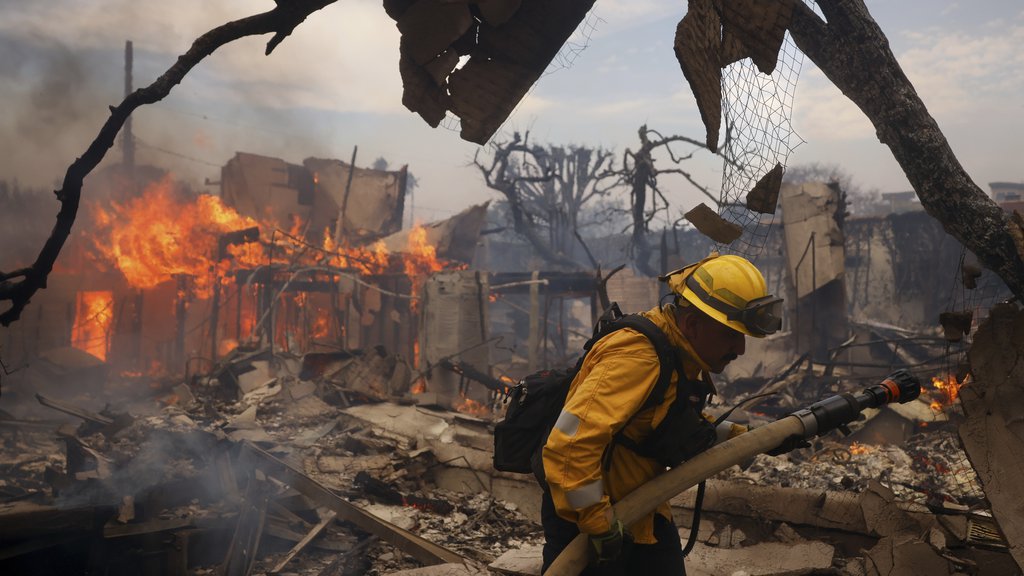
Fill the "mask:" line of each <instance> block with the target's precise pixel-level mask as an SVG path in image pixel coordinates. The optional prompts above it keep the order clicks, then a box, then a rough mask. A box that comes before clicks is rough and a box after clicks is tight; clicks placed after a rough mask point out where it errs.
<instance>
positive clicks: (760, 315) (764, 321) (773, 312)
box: [686, 275, 782, 336]
mask: <svg viewBox="0 0 1024 576" xmlns="http://www.w3.org/2000/svg"><path fill="white" fill-rule="evenodd" d="M686 287H687V288H689V289H690V291H691V292H693V294H694V295H696V296H697V298H699V299H700V301H701V302H703V303H704V304H707V305H708V306H710V307H711V308H714V309H715V310H717V311H719V312H721V313H722V314H725V317H726V319H727V320H730V321H732V322H739V323H740V324H742V325H743V326H744V327H745V328H746V329H747V330H749V331H750V334H751V335H753V336H767V335H768V334H774V333H775V332H777V331H778V330H779V328H781V327H782V298H777V297H775V296H772V295H768V296H762V297H761V298H755V299H754V300H751V301H750V302H747V305H746V306H744V307H743V308H742V309H737V308H733V307H732V306H730V305H728V304H726V303H725V302H723V301H721V300H719V299H718V298H715V297H714V296H712V295H711V294H709V293H708V291H707V290H705V289H704V287H703V286H701V284H700V282H698V281H697V279H696V278H694V277H693V276H692V275H691V276H689V277H688V278H687V279H686Z"/></svg>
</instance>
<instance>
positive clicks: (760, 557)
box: [680, 533, 835, 576]
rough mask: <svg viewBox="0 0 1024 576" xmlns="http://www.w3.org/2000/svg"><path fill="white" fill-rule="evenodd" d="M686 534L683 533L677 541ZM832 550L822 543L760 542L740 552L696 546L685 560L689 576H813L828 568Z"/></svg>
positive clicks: (833, 550) (730, 549)
mask: <svg viewBox="0 0 1024 576" xmlns="http://www.w3.org/2000/svg"><path fill="white" fill-rule="evenodd" d="M688 535H689V534H688V533H683V534H681V535H680V537H681V538H684V539H685V538H686V537H687V536H688ZM834 556H835V549H834V548H833V547H832V546H830V545H828V544H826V543H824V542H799V543H796V544H783V543H781V542H762V543H760V544H754V545H752V546H743V547H740V548H715V547H711V546H705V545H703V544H700V543H698V544H697V545H696V546H694V547H693V550H692V551H691V552H690V555H689V556H687V558H686V573H687V574H689V575H690V576H713V575H717V574H738V573H741V574H747V575H749V576H780V575H783V574H785V575H787V576H789V575H796V574H813V573H816V571H820V570H829V569H830V568H831V567H832V558H833V557H834Z"/></svg>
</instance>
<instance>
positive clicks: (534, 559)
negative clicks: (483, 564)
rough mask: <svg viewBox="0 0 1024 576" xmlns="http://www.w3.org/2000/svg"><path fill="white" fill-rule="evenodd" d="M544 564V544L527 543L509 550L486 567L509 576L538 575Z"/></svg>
mask: <svg viewBox="0 0 1024 576" xmlns="http://www.w3.org/2000/svg"><path fill="white" fill-rule="evenodd" d="M543 565H544V545H543V544H529V545H526V546H523V547H522V548H519V549H517V550H509V551H508V552H505V553H504V554H502V555H501V556H498V558H497V559H496V560H495V561H494V562H491V563H490V564H489V565H488V566H487V567H488V568H490V569H491V570H493V571H495V572H497V573H499V574H509V575H510V576H540V569H541V567H542V566H543Z"/></svg>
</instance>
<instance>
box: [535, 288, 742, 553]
mask: <svg viewBox="0 0 1024 576" xmlns="http://www.w3.org/2000/svg"><path fill="white" fill-rule="evenodd" d="M643 315H644V316H646V317H647V318H648V319H650V320H651V321H652V322H654V323H655V324H656V325H657V326H658V328H660V329H661V330H662V331H663V332H665V335H666V336H668V339H669V342H671V343H672V344H673V345H674V346H677V347H678V348H680V349H681V350H682V352H683V353H682V354H681V357H682V359H683V370H684V372H685V373H686V377H687V378H688V379H690V380H696V379H697V378H698V377H699V376H700V373H701V371H702V370H703V371H706V370H707V368H708V367H707V365H706V364H704V362H703V361H702V360H701V359H700V358H698V357H697V354H696V353H695V352H694V351H693V348H692V347H691V346H690V344H689V342H687V341H686V340H685V339H684V338H683V335H682V333H681V332H680V331H679V328H678V326H676V323H675V321H674V307H673V306H672V305H668V306H665V307H662V308H659V307H655V308H652V309H650V310H648V311H647V312H644V313H643ZM660 370H661V366H660V364H659V361H658V355H657V353H656V352H655V351H654V347H653V346H651V344H650V341H649V340H648V339H647V337H646V336H644V335H643V334H641V333H640V332H637V331H636V330H633V329H631V328H622V329H620V330H616V331H615V332H612V333H611V334H609V335H608V336H606V337H604V338H602V339H601V340H599V341H598V342H597V343H595V344H594V346H593V348H592V349H591V350H590V352H589V353H587V356H586V359H585V360H584V362H583V366H582V367H581V369H580V371H579V373H578V374H577V375H576V378H575V379H573V382H572V384H571V386H570V388H569V395H568V397H567V398H566V400H565V406H564V407H563V409H562V412H561V414H560V415H559V417H558V420H557V422H556V423H555V427H554V429H553V430H552V431H551V435H550V436H549V437H548V440H547V443H546V444H545V445H544V450H543V458H544V473H545V475H546V477H547V483H548V486H549V488H550V490H551V497H552V500H553V501H554V504H555V509H556V511H557V512H558V515H559V516H561V517H562V518H565V519H566V520H568V521H570V522H575V523H576V524H577V525H578V526H579V528H580V531H581V532H584V533H587V534H600V533H602V532H606V531H608V530H609V529H611V515H612V514H611V504H612V503H613V502H617V501H618V500H620V499H622V498H623V497H625V496H626V495H627V494H629V493H630V492H632V491H633V490H635V489H636V488H637V487H638V486H640V485H641V484H643V483H645V482H647V481H648V480H650V479H651V478H653V477H655V476H657V475H658V474H661V473H662V472H664V471H665V468H664V467H663V466H662V465H660V464H659V463H658V462H657V461H655V460H653V459H650V458H645V457H643V456H640V455H638V454H636V453H635V452H633V451H632V450H630V449H628V448H626V447H625V446H617V447H616V448H615V449H614V450H613V451H612V455H611V463H610V466H609V467H608V469H607V471H605V470H604V469H603V468H602V456H603V455H604V453H605V449H606V448H607V447H608V445H609V443H610V442H611V440H612V437H613V436H614V435H615V434H616V433H617V432H618V431H619V430H620V429H622V427H623V426H625V425H626V423H627V421H629V419H630V416H632V415H633V414H634V413H636V412H637V410H639V409H640V407H641V406H642V405H643V403H644V401H645V400H646V399H647V396H648V395H649V394H650V393H651V391H652V389H653V388H654V383H655V382H656V381H657V379H658V374H659V371H660ZM677 380H678V375H677V374H673V377H672V382H671V384H670V385H669V386H668V389H667V390H666V391H665V398H664V401H663V402H662V403H661V404H659V405H658V406H655V407H654V408H652V409H648V410H645V411H643V412H641V413H639V414H637V415H636V416H635V417H634V418H633V420H632V422H629V426H628V427H627V428H626V430H625V434H626V435H627V436H628V437H630V438H631V439H632V440H634V441H636V442H641V441H643V439H644V438H646V437H647V436H648V435H649V434H650V433H651V431H652V430H653V429H654V428H655V427H657V426H658V424H660V423H661V421H662V420H664V418H665V416H666V415H667V414H668V409H669V406H671V405H672V402H673V401H674V400H675V398H676V386H675V383H676V382H677ZM743 430H745V428H743V427H741V426H734V427H733V428H732V429H729V430H728V431H727V433H726V434H725V435H726V436H727V437H731V436H732V435H735V434H737V433H740V432H742V431H743ZM721 435H722V434H721V433H720V436H721ZM657 513H658V514H661V515H662V516H664V517H665V518H668V519H669V520H671V519H672V512H671V510H670V509H669V505H668V502H665V503H662V504H661V505H660V506H659V507H658V509H657ZM630 530H631V532H632V535H633V538H634V541H635V542H637V543H639V544H653V543H655V542H656V541H657V540H656V539H655V538H654V513H652V514H649V515H647V516H646V517H644V518H642V519H641V520H639V521H638V522H637V523H636V524H634V525H633V526H632V527H631V528H630Z"/></svg>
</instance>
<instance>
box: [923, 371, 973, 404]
mask: <svg viewBox="0 0 1024 576" xmlns="http://www.w3.org/2000/svg"><path fill="white" fill-rule="evenodd" d="M966 381H967V380H966V378H965V379H964V382H957V380H956V375H954V374H947V375H946V377H945V378H941V377H939V376H932V388H934V391H931V394H932V402H931V404H930V405H929V406H930V407H931V409H932V410H934V411H936V412H941V411H942V410H943V409H945V408H946V407H947V406H951V405H953V403H954V402H956V399H957V398H959V397H960V387H961V386H962V385H963V384H965V383H966ZM936 395H937V396H938V397H937V398H936Z"/></svg>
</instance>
